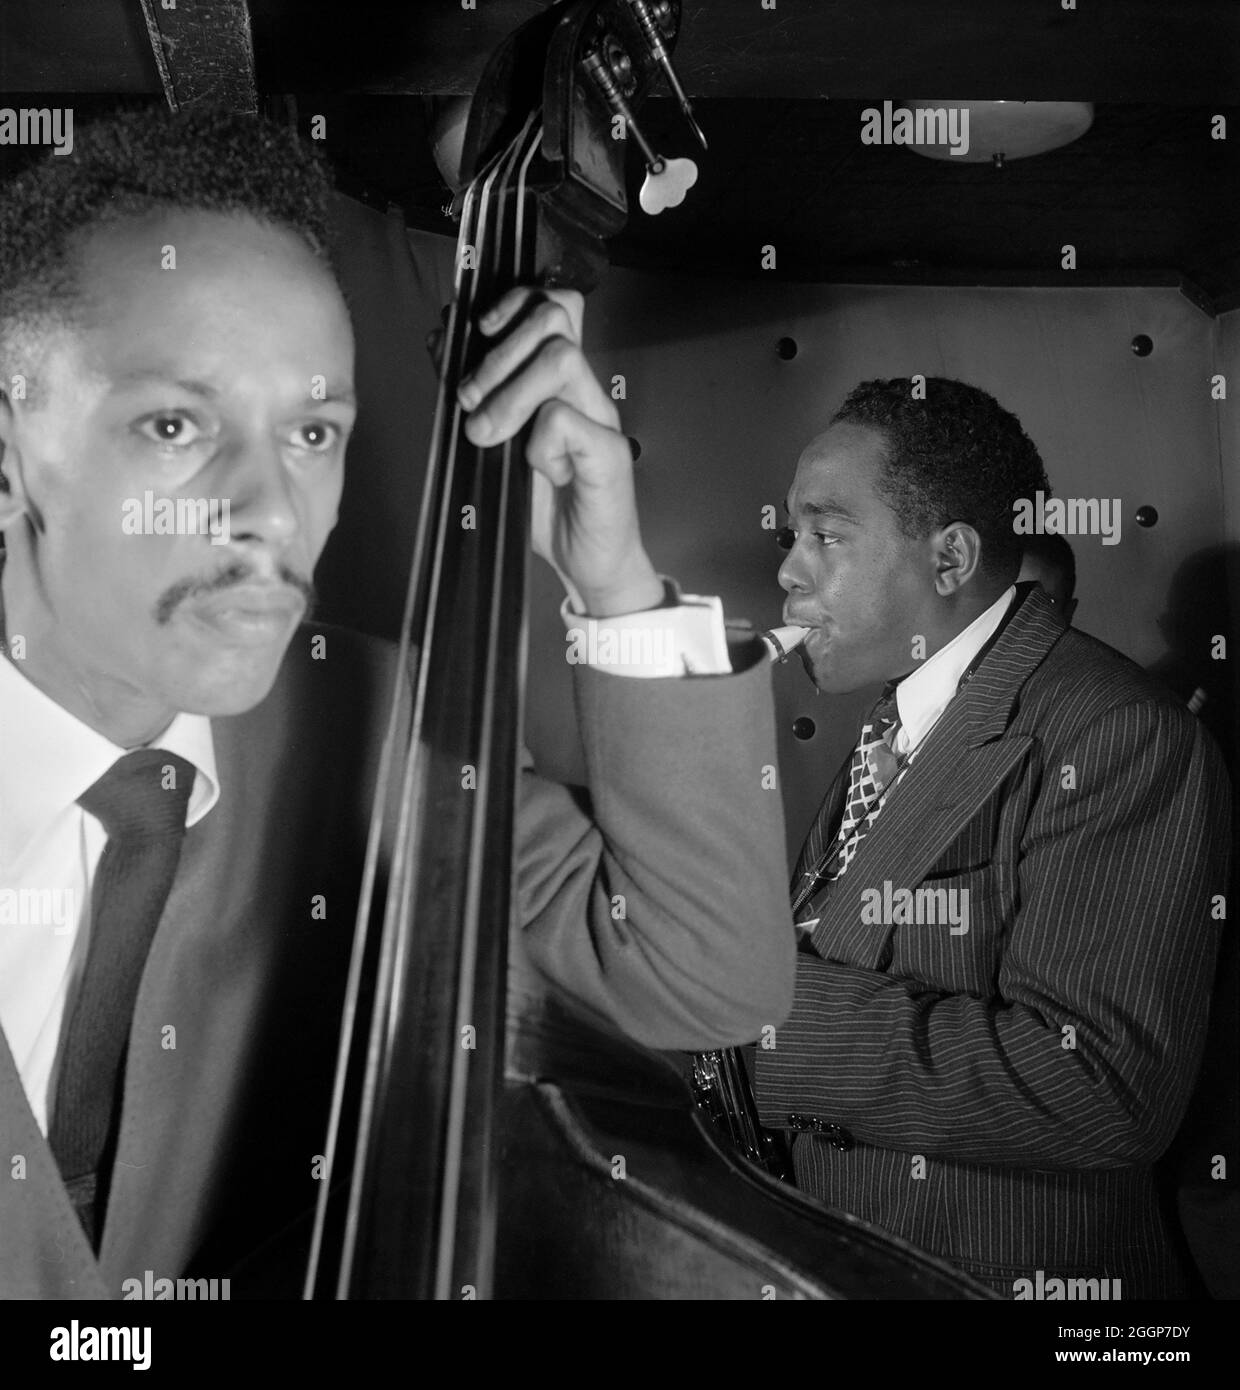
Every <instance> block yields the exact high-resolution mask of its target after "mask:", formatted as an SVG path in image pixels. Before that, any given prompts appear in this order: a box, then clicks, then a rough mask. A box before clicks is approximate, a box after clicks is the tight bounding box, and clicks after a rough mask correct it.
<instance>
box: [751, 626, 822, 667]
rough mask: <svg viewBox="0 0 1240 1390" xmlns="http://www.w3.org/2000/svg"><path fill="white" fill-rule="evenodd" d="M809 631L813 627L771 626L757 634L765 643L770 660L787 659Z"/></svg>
mask: <svg viewBox="0 0 1240 1390" xmlns="http://www.w3.org/2000/svg"><path fill="white" fill-rule="evenodd" d="M811 631H813V629H812V628H808V627H773V628H771V629H770V630H769V631H767V632H763V633H760V634H759V636H760V637H761V638H762V640H763V641H764V642H765V643H766V649H767V651H769V652H770V654H771V660H772V661H787V660H788V658H789V657H790V656H791V655H792V653H793V652H794V651H796V649H797V648H798V647H799V646H800V645H801V643H802V642H804V641H805V639H806V638H807V637H808V636H809V635H810V633H811Z"/></svg>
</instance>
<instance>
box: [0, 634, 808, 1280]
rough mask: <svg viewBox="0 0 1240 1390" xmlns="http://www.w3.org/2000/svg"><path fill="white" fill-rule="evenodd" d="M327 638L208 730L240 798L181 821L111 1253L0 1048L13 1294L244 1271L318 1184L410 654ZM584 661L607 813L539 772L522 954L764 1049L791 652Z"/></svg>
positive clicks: (701, 1037) (612, 1011)
mask: <svg viewBox="0 0 1240 1390" xmlns="http://www.w3.org/2000/svg"><path fill="white" fill-rule="evenodd" d="M310 635H311V634H310V629H303V630H302V632H301V633H300V634H299V635H298V636H297V637H296V638H295V639H294V642H293V643H292V645H291V647H290V650H289V653H288V655H287V657H286V659H285V662H284V666H283V668H282V671H281V674H280V676H279V678H278V681H277V683H276V686H275V687H274V689H273V690H272V692H271V694H270V695H269V696H268V698H267V699H266V700H265V701H263V703H262V704H260V705H259V706H258V707H257V708H256V709H254V710H252V711H251V712H249V713H248V714H245V715H242V716H239V717H236V718H230V719H219V720H215V721H213V729H214V733H215V741H216V753H217V760H218V766H219V772H220V778H221V783H222V795H221V799H220V802H219V803H218V805H217V806H216V807H215V808H214V809H213V810H212V812H211V813H210V815H208V816H207V817H206V818H205V819H204V820H203V821H201V822H199V823H198V824H197V825H195V826H194V827H193V829H191V830H190V831H189V832H188V833H187V835H186V839H185V844H184V849H183V853H182V859H181V863H180V867H179V870H178V875H177V880H176V883H175V884H174V887H173V890H172V894H171V896H170V898H169V901H168V904H167V907H166V909H165V912H164V915H163V918H162V920H161V922H160V925H159V928H158V931H157V933H156V936H155V940H154V943H153V945H152V949H151V953H150V956H149V959H148V961H147V965H146V969H145V973H144V975H143V977H142V983H141V988H140V992H139V995H138V1000H137V1005H136V1010H135V1017H134V1025H133V1032H132V1035H131V1039H130V1044H129V1051H128V1055H127V1062H126V1084H125V1094H124V1105H123V1112H122V1121H121V1132H120V1139H119V1149H118V1156H117V1161H116V1165H115V1170H114V1176H113V1180H112V1189H111V1197H110V1200H109V1206H108V1217H107V1225H106V1229H105V1232H104V1239H103V1245H102V1249H101V1252H100V1258H99V1259H98V1260H96V1259H95V1257H94V1255H93V1254H92V1252H91V1250H90V1247H89V1245H88V1244H87V1242H86V1240H85V1238H84V1236H83V1234H82V1231H81V1229H80V1227H79V1225H78V1222H77V1220H76V1218H75V1216H74V1213H73V1210H72V1208H71V1206H70V1205H69V1202H68V1199H67V1197H66V1195H65V1192H64V1188H63V1186H62V1184H61V1183H60V1181H59V1176H58V1173H57V1169H56V1165H55V1161H54V1160H53V1158H52V1155H51V1153H50V1151H49V1150H48V1147H47V1144H46V1141H45V1140H44V1138H43V1135H42V1134H41V1133H40V1132H39V1129H38V1126H37V1124H36V1122H35V1120H34V1117H33V1115H32V1114H31V1111H30V1107H29V1105H28V1104H27V1101H26V1097H25V1092H24V1090H23V1088H22V1085H21V1080H20V1078H19V1076H18V1075H17V1072H16V1069H15V1067H14V1064H13V1060H12V1057H11V1055H10V1053H9V1050H8V1048H7V1046H6V1045H5V1044H4V1041H3V1038H2V1037H0V1137H2V1141H3V1142H2V1146H0V1158H2V1159H3V1169H2V1170H0V1297H4V1298H37V1297H44V1298H48V1297H51V1298H54V1297H73V1298H109V1297H111V1298H115V1297H118V1296H120V1294H121V1293H122V1284H123V1281H124V1280H126V1279H130V1278H137V1279H139V1280H141V1279H143V1277H144V1275H145V1272H146V1271H147V1270H150V1271H152V1275H153V1278H155V1279H159V1278H175V1277H178V1276H180V1275H181V1274H183V1273H185V1272H186V1271H187V1269H188V1270H192V1272H193V1273H195V1274H198V1275H201V1276H202V1277H207V1278H210V1277H218V1278H223V1277H225V1276H227V1275H229V1273H230V1268H231V1266H232V1264H233V1262H234V1261H235V1260H236V1259H237V1258H238V1257H239V1256H240V1255H242V1254H243V1253H244V1252H246V1251H247V1250H249V1249H252V1248H253V1247H255V1246H257V1245H258V1244H259V1243H260V1242H261V1241H262V1240H263V1238H264V1237H265V1236H267V1235H269V1234H271V1233H273V1232H276V1231H278V1230H279V1229H280V1228H281V1227H282V1226H283V1225H284V1224H285V1223H286V1222H287V1221H288V1220H289V1219H290V1218H291V1217H293V1216H295V1215H296V1214H297V1213H298V1212H300V1211H303V1210H305V1209H306V1208H307V1207H309V1206H310V1205H312V1204H313V1202H314V1200H315V1198H316V1195H317V1187H318V1183H317V1182H316V1181H315V1179H314V1177H313V1176H312V1163H313V1160H314V1156H315V1155H316V1154H320V1153H321V1152H322V1150H323V1142H324V1137H325V1134H326V1127H327V1113H328V1101H329V1098H330V1093H331V1078H332V1071H333V1065H334V1060H335V1049H336V1039H337V1031H338V1026H339V1016H340V1007H341V1000H342V995H343V985H344V981H345V977H346V973H347V966H348V955H349V945H350V939H351V936H352V931H353V921H354V911H355V902H356V894H357V887H358V881H359V877H360V866H361V860H362V854H363V849H364V845H365V839H366V828H367V823H368V819H369V812H370V798H371V790H372V784H373V780H374V774H375V770H376V765H377V760H378V748H379V744H380V738H381V733H382V729H383V722H384V718H385V716H386V713H387V709H388V703H389V692H390V688H391V679H392V674H393V662H392V653H391V649H390V648H388V647H387V646H386V645H385V644H382V643H377V642H372V641H369V640H367V639H363V638H359V637H357V636H355V635H353V634H350V633H347V632H344V631H339V630H335V631H328V632H327V633H326V636H327V645H326V659H325V660H315V659H313V658H312V655H311V647H310ZM750 656H751V659H752V656H753V653H752V652H751V653H750ZM577 670H578V674H577V676H576V680H577V703H578V712H579V716H580V724H581V729H582V736H583V742H584V745H585V750H586V760H587V766H588V770H589V783H590V786H591V788H592V789H593V802H592V804H591V802H590V798H589V795H588V794H587V793H584V792H581V791H578V792H570V791H569V790H568V789H566V788H564V787H560V786H556V785H553V784H551V783H548V782H545V781H542V780H540V779H539V778H537V777H536V776H535V775H534V774H533V773H532V772H528V773H526V774H525V775H524V777H523V785H522V800H521V807H520V813H519V824H518V840H519V862H518V870H519V880H518V881H519V897H520V917H521V922H522V924H523V929H522V930H520V931H518V932H516V933H514V944H515V947H516V952H517V953H516V956H515V959H514V964H513V969H514V971H519V972H524V973H525V974H526V975H528V974H529V973H531V967H532V966H533V967H537V969H538V970H541V971H542V972H543V973H544V975H545V976H546V977H548V978H549V979H550V980H553V981H554V982H555V988H556V989H557V990H558V991H559V992H561V993H563V994H565V995H567V996H569V997H570V998H571V999H572V1000H574V1001H575V1002H576V1004H577V1006H578V1007H579V1008H580V1009H583V1010H584V1011H585V1012H586V1013H588V1014H591V1015H593V1016H595V1017H598V1018H601V1019H604V1020H607V1021H608V1022H609V1023H610V1024H611V1025H612V1026H613V1027H616V1028H619V1029H622V1030H624V1031H626V1032H628V1033H629V1034H631V1035H632V1036H634V1037H635V1038H637V1039H638V1040H639V1041H641V1042H644V1043H646V1044H648V1045H651V1046H654V1047H661V1048H693V1047H701V1046H706V1045H710V1044H712V1043H718V1042H721V1041H733V1042H742V1041H745V1040H746V1039H748V1038H750V1037H752V1036H754V1035H755V1034H756V1033H757V1032H758V1030H759V1029H760V1027H761V1026H762V1025H763V1024H766V1023H770V1022H773V1021H778V1020H779V1019H781V1018H782V1017H784V1016H785V1015H786V1013H787V1011H788V1008H789V1005H790V1000H791V994H792V975H793V954H794V952H793V946H792V933H791V925H790V920H789V917H788V913H787V898H786V895H785V890H784V881H783V880H784V877H785V875H784V871H783V862H784V832H783V822H782V811H781V809H780V806H779V796H778V793H776V792H772V791H770V790H767V789H765V788H764V786H763V782H764V779H763V775H762V770H763V767H764V765H766V764H774V762H775V747H774V720H773V717H772V705H771V696H770V677H769V663H768V662H766V661H758V662H757V663H756V664H753V665H751V666H750V668H749V669H747V670H745V671H743V672H741V673H740V674H737V675H734V676H726V677H712V678H703V679H691V680H682V681H667V680H635V679H626V678H622V677H618V676H612V675H607V674H605V673H601V672H599V671H594V670H589V669H586V668H580V667H579V668H577ZM621 893H622V894H624V895H625V897H626V899H627V913H626V917H625V919H624V920H622V921H614V920H613V919H612V915H611V900H612V897H613V896H614V895H615V894H621ZM320 895H321V896H322V897H323V898H325V899H326V918H325V919H324V920H319V919H317V918H316V917H315V916H313V915H312V899H314V898H315V897H316V896H320ZM522 948H524V952H522ZM169 1025H170V1026H171V1027H173V1028H175V1030H176V1031H175V1048H169V1047H167V1046H166V1041H167V1038H168V1036H169V1035H167V1034H165V1033H164V1032H163V1030H164V1029H165V1027H166V1026H169ZM17 1156H20V1157H21V1159H22V1160H23V1161H24V1176H20V1177H15V1176H11V1173H16V1172H18V1171H19V1168H20V1165H17V1164H15V1163H14V1159H15V1157H17ZM289 1292H290V1293H294V1294H295V1293H296V1292H297V1290H296V1289H292V1290H289Z"/></svg>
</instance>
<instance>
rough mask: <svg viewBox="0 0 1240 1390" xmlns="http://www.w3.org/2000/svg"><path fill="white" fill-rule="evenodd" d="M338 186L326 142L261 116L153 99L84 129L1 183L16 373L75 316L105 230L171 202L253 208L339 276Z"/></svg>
mask: <svg viewBox="0 0 1240 1390" xmlns="http://www.w3.org/2000/svg"><path fill="white" fill-rule="evenodd" d="M331 187H332V181H331V177H330V174H329V172H328V168H327V164H326V160H325V159H324V158H323V157H322V156H321V155H320V154H319V152H318V150H317V149H315V148H314V147H313V146H311V145H309V144H308V143H305V142H303V141H302V140H301V139H300V138H299V137H298V136H297V134H296V132H295V131H292V130H289V129H286V128H284V127H282V126H279V125H276V124H274V123H272V122H270V121H267V120H264V119H260V118H258V117H254V116H246V115H241V114H238V113H235V112H229V111H219V110H215V109H210V108H200V107H195V108H192V109H191V110H189V111H186V112H185V113H183V114H180V115H175V116H174V115H172V114H170V113H169V112H167V111H166V110H164V109H163V108H162V107H151V108H147V109H144V110H137V111H125V112H121V113H119V114H112V115H108V116H105V117H102V118H100V119H98V120H96V121H93V122H92V123H91V124H89V125H85V126H83V127H82V128H81V129H80V130H78V131H76V132H75V135H74V140H73V147H72V149H71V150H70V152H69V153H68V154H59V153H57V154H53V153H51V152H50V151H49V153H48V154H47V155H45V156H44V157H43V158H42V159H40V160H39V161H38V162H37V163H35V164H33V165H31V166H30V167H28V168H26V169H25V170H24V171H23V172H22V173H21V174H19V175H18V176H17V177H16V178H15V179H13V180H12V181H11V182H9V183H8V184H7V185H6V186H5V187H3V188H2V189H0V247H3V248H4V252H3V256H2V257H0V354H3V357H2V358H0V364H2V365H3V366H4V367H5V369H6V375H7V368H8V360H7V359H9V358H10V357H11V356H12V354H13V353H14V351H15V349H16V348H17V346H18V344H19V343H20V342H21V341H22V339H23V337H24V336H25V335H26V334H28V333H32V332H34V333H37V332H38V331H40V330H41V329H43V328H44V327H47V326H49V325H52V324H61V323H65V322H71V321H72V318H73V311H74V309H75V307H76V304H77V300H78V296H79V292H80V287H79V285H78V277H77V273H76V271H77V256H76V251H77V249H78V246H79V244H80V239H81V236H82V235H83V234H85V233H87V232H89V231H90V230H92V229H94V228H95V227H99V226H103V225H105V224H108V223H114V222H118V221H120V220H122V219H124V218H127V217H135V216H141V215H143V214H144V213H147V212H152V211H161V210H167V211H204V212H222V213H232V212H238V213H247V214H249V215H250V216H251V217H253V218H255V219H257V220H258V221H260V222H267V223H272V224H275V225H279V226H283V227H287V228H289V229H290V230H292V231H293V232H295V233H297V234H298V235H299V236H301V238H302V239H303V240H304V241H305V243H306V244H307V246H309V248H310V250H311V251H312V252H313V253H314V254H315V255H316V256H317V257H319V259H320V260H322V261H323V262H324V263H325V264H326V265H327V266H328V267H329V268H332V269H333V273H334V268H333V267H332V251H331V239H330V233H329V230H328V210H329V206H330V195H331ZM2 384H3V385H5V386H7V381H5V382H4V383H2Z"/></svg>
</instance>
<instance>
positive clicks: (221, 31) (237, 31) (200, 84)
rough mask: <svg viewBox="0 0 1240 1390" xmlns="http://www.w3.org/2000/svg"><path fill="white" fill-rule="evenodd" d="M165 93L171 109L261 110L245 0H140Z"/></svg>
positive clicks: (248, 13) (252, 43)
mask: <svg viewBox="0 0 1240 1390" xmlns="http://www.w3.org/2000/svg"><path fill="white" fill-rule="evenodd" d="M139 3H140V4H141V6H142V14H143V18H144V19H145V21H146V28H147V34H148V37H149V38H150V41H151V52H152V53H153V55H154V58H155V66H156V68H157V70H158V72H159V78H160V82H161V84H162V86H163V89H164V97H165V99H166V101H167V102H168V105H169V107H171V109H172V110H173V111H180V110H183V109H184V108H186V107H189V106H197V105H200V104H207V105H211V106H220V107H224V108H225V109H227V110H229V111H244V112H250V113H253V112H255V111H257V110H258V85H257V83H256V82H255V79H254V41H253V37H252V35H251V32H250V12H249V9H248V8H247V6H246V0H209V3H206V4H204V3H202V0H180V3H179V4H176V3H174V4H173V5H172V6H171V7H170V8H165V5H164V3H163V0H139Z"/></svg>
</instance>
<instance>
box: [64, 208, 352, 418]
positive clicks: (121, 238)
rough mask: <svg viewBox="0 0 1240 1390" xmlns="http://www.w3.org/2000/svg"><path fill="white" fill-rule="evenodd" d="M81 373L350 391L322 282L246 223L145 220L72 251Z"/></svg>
mask: <svg viewBox="0 0 1240 1390" xmlns="http://www.w3.org/2000/svg"><path fill="white" fill-rule="evenodd" d="M81 256H82V260H81V263H80V265H81V273H82V289H83V291H84V308H85V314H84V315H83V317H82V321H81V322H80V324H79V325H77V327H78V329H79V335H80V336H79V347H80V350H81V353H82V356H83V358H84V359H86V361H85V364H84V365H88V366H89V367H90V368H91V369H92V374H93V375H96V376H99V377H103V378H106V379H107V380H108V381H109V382H110V383H116V384H120V385H123V386H126V387H128V386H131V385H141V384H142V383H143V382H144V381H153V380H154V379H155V378H157V377H162V378H163V379H164V380H171V381H176V380H185V381H191V382H194V383H197V385H198V386H200V387H205V388H207V389H208V390H210V389H215V390H219V389H224V388H227V386H228V384H229V382H230V380H231V379H233V378H235V377H237V376H238V375H244V374H245V373H250V374H251V375H259V376H262V377H269V376H270V375H272V374H273V373H278V372H281V371H290V372H296V373H297V374H298V376H299V377H304V378H306V379H308V378H309V377H310V376H317V375H322V376H325V377H326V378H328V381H329V384H330V386H331V389H332V392H333V394H339V393H340V392H341V391H347V392H351V390H352V359H353V335H352V326H351V324H350V322H349V315H348V310H347V308H346V307H345V304H344V299H343V296H342V295H341V293H340V290H339V287H338V286H337V284H336V282H335V279H334V277H333V276H332V275H331V274H330V272H329V271H327V270H326V268H325V267H324V266H323V265H322V263H321V262H319V261H318V260H317V258H316V257H315V256H314V255H313V253H312V252H311V251H310V249H309V248H308V247H307V246H305V244H304V243H303V242H301V241H300V239H299V238H298V237H297V236H296V235H295V234H294V233H291V232H288V231H286V230H285V229H283V228H274V227H268V226H265V225H264V224H261V223H258V222H256V221H254V219H251V218H248V217H235V218H233V217H225V216H222V215H220V214H214V213H202V214H193V213H185V214H182V213H168V214H162V213H161V214H152V215H151V216H149V217H144V218H141V219H134V220H133V225H132V226H128V227H127V224H124V223H118V224H116V225H115V226H109V227H107V228H101V229H99V231H98V234H96V235H93V236H92V237H91V238H90V239H89V241H88V242H86V243H84V244H83V246H82V248H81Z"/></svg>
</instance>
